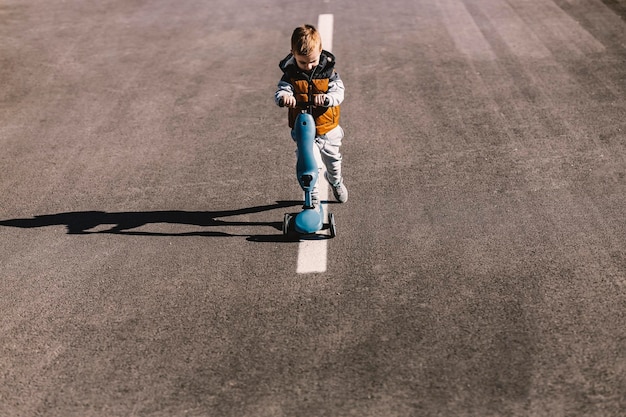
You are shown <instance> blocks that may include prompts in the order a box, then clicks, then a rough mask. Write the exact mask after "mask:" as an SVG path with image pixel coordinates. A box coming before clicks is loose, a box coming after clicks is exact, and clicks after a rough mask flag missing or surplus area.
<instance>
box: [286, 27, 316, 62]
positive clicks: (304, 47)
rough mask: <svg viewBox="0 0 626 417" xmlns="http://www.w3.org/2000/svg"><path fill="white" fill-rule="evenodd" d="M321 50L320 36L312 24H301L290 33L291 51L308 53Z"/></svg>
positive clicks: (299, 53)
mask: <svg viewBox="0 0 626 417" xmlns="http://www.w3.org/2000/svg"><path fill="white" fill-rule="evenodd" d="M321 50H322V37H321V36H320V33H319V32H318V31H317V29H315V26H313V25H302V26H300V27H297V28H295V29H294V30H293V33H292V34H291V52H292V53H294V54H297V55H309V54H310V53H312V52H319V51H321Z"/></svg>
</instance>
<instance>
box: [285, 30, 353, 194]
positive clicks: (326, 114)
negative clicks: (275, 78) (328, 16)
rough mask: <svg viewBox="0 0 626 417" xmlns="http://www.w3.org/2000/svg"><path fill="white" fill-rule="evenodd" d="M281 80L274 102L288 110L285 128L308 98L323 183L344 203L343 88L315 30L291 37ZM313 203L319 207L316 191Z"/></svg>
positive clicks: (331, 60) (329, 56) (295, 33)
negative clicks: (325, 181) (327, 184)
mask: <svg viewBox="0 0 626 417" xmlns="http://www.w3.org/2000/svg"><path fill="white" fill-rule="evenodd" d="M279 67H280V69H281V70H282V71H283V76H282V78H281V79H280V81H279V83H278V89H277V91H276V93H275V94H274V100H275V101H276V104H277V105H279V106H285V107H288V108H289V115H288V116H289V117H288V118H289V127H291V128H293V126H294V122H295V120H296V117H297V116H298V113H300V109H299V108H297V106H298V105H299V103H301V102H307V101H309V95H311V99H312V102H313V103H314V104H315V107H314V108H313V118H314V119H315V130H316V137H315V143H316V144H317V146H318V148H319V149H320V154H321V156H322V161H323V163H324V165H325V166H326V180H327V181H328V182H329V184H330V185H331V188H332V190H333V194H334V196H335V198H336V199H337V201H339V202H340V203H345V202H346V201H348V189H347V188H346V186H345V184H344V183H343V177H342V175H341V160H342V157H341V153H339V147H340V146H341V140H342V139H343V136H344V132H343V129H342V128H341V126H339V114H340V107H339V105H340V104H341V102H342V101H343V98H344V86H343V82H342V81H341V78H340V77H339V74H337V72H335V56H334V55H333V54H331V53H330V52H328V51H325V50H323V49H322V38H321V36H320V34H319V32H318V31H317V30H316V29H315V27H313V26H311V25H304V26H300V27H297V28H296V29H294V31H293V34H292V35H291V53H290V54H289V55H287V57H285V58H284V59H283V60H282V61H280V64H279ZM313 200H314V202H315V203H319V197H318V196H317V193H316V191H314V192H313Z"/></svg>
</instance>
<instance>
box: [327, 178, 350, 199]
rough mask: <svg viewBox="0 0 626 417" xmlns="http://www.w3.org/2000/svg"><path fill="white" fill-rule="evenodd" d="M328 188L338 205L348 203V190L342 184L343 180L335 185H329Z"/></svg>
mask: <svg viewBox="0 0 626 417" xmlns="http://www.w3.org/2000/svg"><path fill="white" fill-rule="evenodd" d="M330 188H332V189H333V195H334V196H335V199H336V200H337V201H339V202H340V203H345V202H346V201H348V189H347V188H346V186H345V184H344V183H343V179H342V180H341V181H340V182H339V184H337V185H332V184H331V186H330Z"/></svg>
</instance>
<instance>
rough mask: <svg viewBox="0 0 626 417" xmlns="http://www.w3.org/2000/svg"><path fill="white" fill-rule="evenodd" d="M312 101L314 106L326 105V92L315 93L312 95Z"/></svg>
mask: <svg viewBox="0 0 626 417" xmlns="http://www.w3.org/2000/svg"><path fill="white" fill-rule="evenodd" d="M313 103H314V104H315V106H316V107H327V106H328V102H327V101H326V94H316V95H314V96H313Z"/></svg>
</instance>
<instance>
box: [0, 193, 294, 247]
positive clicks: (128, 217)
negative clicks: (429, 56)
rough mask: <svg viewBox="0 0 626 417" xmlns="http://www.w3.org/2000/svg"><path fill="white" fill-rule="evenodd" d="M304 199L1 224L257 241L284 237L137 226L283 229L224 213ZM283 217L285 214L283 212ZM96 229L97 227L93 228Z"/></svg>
mask: <svg viewBox="0 0 626 417" xmlns="http://www.w3.org/2000/svg"><path fill="white" fill-rule="evenodd" d="M301 204H302V202H301V201H277V202H276V203H275V204H268V205H264V206H255V207H246V208H241V209H236V210H224V211H180V210H167V211H138V212H116V213H107V212H104V211H76V212H68V213H57V214H44V215H41V216H35V217H33V218H30V219H8V220H0V226H10V227H19V228H27V229H30V228H35V227H45V226H58V225H64V226H66V227H67V233H68V234H96V233H109V234H120V235H121V234H123V235H133V236H209V237H232V236H239V237H247V238H248V240H250V241H255V242H270V241H271V242H275V241H281V240H284V238H283V236H282V234H272V235H249V234H246V235H242V234H231V233H225V232H220V231H210V230H200V231H191V232H181V233H169V232H151V231H141V230H134V229H137V228H139V227H142V226H145V225H148V224H154V223H169V224H181V225H192V226H201V227H212V226H225V227H228V226H233V227H234V226H270V227H273V228H275V229H277V230H282V221H279V222H258V221H227V220H221V219H220V218H222V217H232V216H240V215H245V214H252V213H260V212H263V211H269V210H274V209H280V208H287V207H293V206H299V205H301ZM280 218H281V220H282V215H281V217H280ZM108 225H111V227H110V228H107V229H104V230H100V228H101V227H102V226H108ZM94 229H95V230H94Z"/></svg>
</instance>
